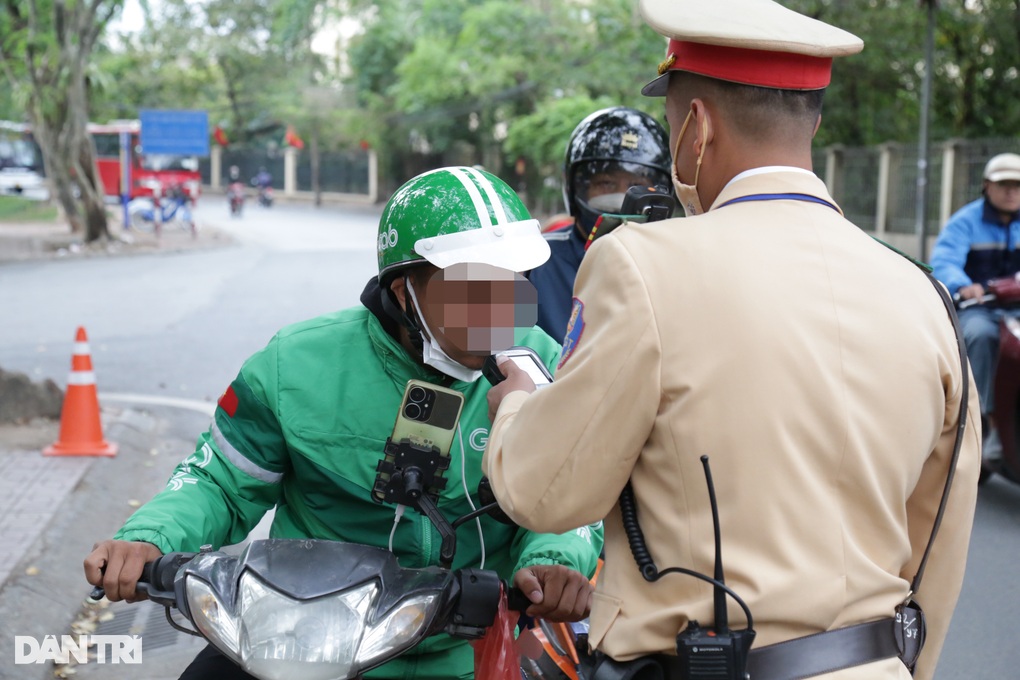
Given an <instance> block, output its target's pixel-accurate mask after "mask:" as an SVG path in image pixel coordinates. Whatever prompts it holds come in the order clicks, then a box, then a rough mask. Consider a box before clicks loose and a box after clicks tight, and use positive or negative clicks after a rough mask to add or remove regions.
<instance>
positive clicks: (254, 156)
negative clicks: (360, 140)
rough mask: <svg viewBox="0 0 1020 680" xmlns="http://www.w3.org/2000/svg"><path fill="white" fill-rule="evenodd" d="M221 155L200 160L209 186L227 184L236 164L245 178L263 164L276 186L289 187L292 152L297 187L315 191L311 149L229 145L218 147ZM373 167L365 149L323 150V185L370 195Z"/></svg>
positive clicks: (326, 188) (328, 189) (322, 187)
mask: <svg viewBox="0 0 1020 680" xmlns="http://www.w3.org/2000/svg"><path fill="white" fill-rule="evenodd" d="M215 151H216V152H217V153H218V154H219V157H220V160H219V162H218V163H217V162H214V161H213V159H212V157H211V156H210V157H208V158H203V159H201V161H200V162H199V172H200V173H201V174H202V183H203V184H205V185H207V186H209V185H212V186H216V187H223V186H226V185H227V184H228V183H229V178H228V175H229V172H230V167H231V166H232V165H236V166H237V167H238V169H239V170H240V173H241V181H242V182H244V183H245V184H249V183H250V182H251V178H252V177H254V176H255V175H256V174H257V173H258V171H259V169H260V168H265V169H266V170H267V171H268V172H269V174H271V175H272V176H273V182H272V185H273V188H274V189H277V190H280V191H283V190H285V189H286V188H287V186H286V178H287V161H286V157H287V155H288V154H293V157H294V166H293V170H294V178H293V180H294V185H293V190H295V191H308V192H310V191H312V159H311V153H310V152H309V151H308V149H304V150H301V151H298V150H297V149H279V148H275V149H274V148H270V149H265V148H243V147H241V148H239V147H234V146H231V147H227V148H225V149H222V150H219V149H216V150H215ZM217 166H218V167H219V174H220V177H219V178H218V181H214V178H213V177H212V173H213V172H214V170H213V168H215V167H217ZM370 175H371V169H370V168H369V153H368V152H367V151H364V150H360V149H359V150H355V151H324V152H322V153H320V154H319V188H320V190H321V191H323V192H327V193H330V192H333V193H342V194H359V195H367V194H369V193H370V182H371V177H370Z"/></svg>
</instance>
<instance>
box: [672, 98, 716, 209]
mask: <svg viewBox="0 0 1020 680" xmlns="http://www.w3.org/2000/svg"><path fill="white" fill-rule="evenodd" d="M693 115H694V110H693V109H691V110H690V111H689V112H688V113H687V117H686V118H684V124H683V125H682V126H681V127H680V136H679V137H677V138H676V148H675V149H673V188H674V189H676V198H677V200H678V201H680V205H681V206H683V209H684V214H685V215H687V216H688V217H691V216H692V215H698V214H700V213H703V212H705V211H704V209H703V208H702V207H701V197H700V196H698V175H699V174H701V159H702V158H703V157H704V155H705V147H706V146H707V145H706V144H705V143H704V142H702V144H701V153H699V154H698V164H697V166H696V167H695V169H694V184H684V183H683V182H681V181H680V173H679V172H678V170H677V165H676V164H677V161H679V160H680V142H682V141H683V139H684V133H685V132H687V124H688V123H690V122H691V116H693ZM701 136H702V137H703V138H707V137H708V120H707V119H706V120H704V121H702V125H701Z"/></svg>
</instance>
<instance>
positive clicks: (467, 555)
mask: <svg viewBox="0 0 1020 680" xmlns="http://www.w3.org/2000/svg"><path fill="white" fill-rule="evenodd" d="M377 250H378V259H379V276H378V277H373V278H372V280H371V281H369V283H368V285H367V286H366V288H365V290H364V292H363V293H362V295H361V302H362V305H361V306H358V307H354V308H351V309H347V310H343V311H340V312H336V313H332V314H327V315H324V316H321V317H318V318H315V319H311V320H309V321H305V322H302V323H297V324H294V325H292V326H288V327H286V328H284V329H282V330H281V331H279V332H278V333H277V334H276V336H275V337H274V338H273V339H272V340H271V341H270V343H269V345H268V346H267V347H265V348H264V349H263V350H261V351H259V352H257V353H256V354H255V355H253V356H252V357H250V358H249V359H248V360H247V361H246V362H245V363H244V365H243V366H242V368H241V371H240V373H239V375H238V376H237V378H235V380H234V381H233V382H232V383H231V384H230V386H229V387H228V388H227V390H226V392H225V393H224V394H223V396H222V397H221V398H220V400H219V405H218V407H217V409H216V412H215V415H214V418H213V422H212V425H211V427H210V428H209V430H208V431H207V432H205V433H204V434H203V435H202V436H201V437H200V438H199V441H198V446H197V450H196V451H195V453H194V454H192V455H191V456H190V457H189V458H187V459H186V460H185V461H184V462H182V463H181V464H180V465H178V466H177V468H176V470H175V471H174V474H173V476H172V477H171V478H170V481H169V483H168V484H167V487H166V489H164V490H163V491H162V492H161V493H159V494H158V495H157V496H156V497H155V498H154V499H153V500H151V501H150V502H149V503H147V504H146V505H144V506H143V507H141V508H140V509H139V510H138V511H137V512H135V514H134V515H132V516H131V518H130V519H128V521H127V523H126V524H125V525H124V527H123V528H121V530H120V531H119V532H117V534H116V536H115V537H114V539H113V540H108V541H104V542H102V543H100V544H98V545H97V546H96V548H95V549H94V550H93V552H92V553H91V554H90V555H89V556H88V558H86V560H85V574H86V578H87V579H88V581H89V582H90V583H92V584H95V585H102V586H103V587H104V588H105V589H106V593H107V597H109V598H110V599H111V600H119V599H127V600H134V599H138V598H139V594H138V593H136V591H135V584H136V583H137V581H138V578H139V576H140V574H141V570H142V565H143V564H144V563H145V562H148V561H151V560H153V559H155V558H157V557H159V555H160V554H162V553H167V552H173V551H197V550H198V549H199V547H200V546H202V545H203V544H212V545H213V546H215V547H219V546H221V545H227V544H233V543H237V542H240V541H242V540H243V539H244V538H245V536H247V534H248V532H249V531H250V530H251V529H252V528H253V527H254V526H255V525H256V524H257V523H258V522H259V520H260V519H261V518H262V516H263V515H264V514H265V513H266V511H268V510H269V509H271V508H274V507H275V509H276V512H275V516H274V519H273V524H272V528H271V531H270V535H271V536H272V537H273V538H316V539H327V540H335V541H342V542H350V543H361V544H366V545H372V546H377V547H383V548H386V547H389V548H390V549H391V550H392V551H393V552H394V553H395V554H396V556H397V558H398V560H399V562H400V565H401V566H402V567H425V566H428V565H435V564H438V561H439V548H440V537H439V535H438V533H437V532H436V530H435V529H434V528H433V526H432V525H431V523H430V522H429V520H428V519H427V518H426V517H424V516H422V515H420V514H418V513H417V512H414V511H411V512H408V513H407V514H406V515H403V516H402V517H401V516H400V515H399V514H398V513H396V512H395V508H394V506H392V505H389V504H379V503H376V502H374V501H373V500H372V497H371V491H372V487H373V483H374V481H375V478H376V463H377V462H378V461H379V460H380V458H381V457H382V454H383V448H384V445H385V443H386V439H387V437H388V436H389V435H390V433H391V431H392V429H393V423H394V419H395V417H396V414H397V411H398V409H399V407H400V403H401V399H402V396H403V392H404V387H405V385H406V384H407V381H408V380H409V379H412V378H417V379H420V380H425V381H428V382H432V383H436V384H441V385H444V386H446V387H450V388H452V389H454V390H456V391H458V392H460V393H462V394H463V395H464V397H465V400H464V406H463V410H462V413H461V416H460V421H459V423H458V426H457V432H456V435H455V437H454V443H453V446H452V447H451V463H450V466H449V469H448V470H447V471H446V473H445V477H446V479H447V484H446V487H445V488H444V490H443V491H442V492H441V494H440V496H439V500H438V507H439V509H440V511H441V512H442V513H443V514H444V515H445V516H446V517H447V518H448V519H449V520H451V521H452V520H453V519H455V518H457V517H459V516H462V515H464V514H466V513H468V512H471V511H472V510H473V509H474V508H477V507H480V501H479V499H478V495H477V489H478V483H479V480H480V479H481V476H482V475H481V458H482V453H483V451H484V449H485V444H486V440H487V437H488V429H489V421H488V417H487V404H486V394H487V392H488V390H489V384H488V381H486V380H485V379H479V378H480V370H479V369H481V365H482V362H483V360H484V358H485V356H487V355H488V354H489V353H491V352H492V351H496V350H502V349H505V348H506V347H507V346H509V345H510V344H512V343H513V344H523V345H527V346H530V347H531V348H532V349H534V350H535V351H536V352H538V354H539V355H540V356H541V358H542V360H543V361H544V362H545V363H546V364H547V366H548V367H549V368H550V370H552V368H553V366H554V365H555V364H556V362H557V360H558V357H559V346H558V345H557V344H556V343H555V342H554V341H553V340H552V339H551V338H550V337H549V336H548V335H546V334H545V333H544V332H542V331H541V330H540V329H538V328H534V327H533V322H534V318H533V317H534V315H533V314H532V318H531V319H530V320H528V321H527V325H528V328H519V327H518V326H520V325H521V324H520V310H521V308H522V305H520V304H513V303H514V302H518V303H519V298H517V297H516V296H519V295H520V291H521V290H522V287H524V288H523V289H526V286H528V285H529V284H527V282H525V281H524V279H523V277H521V275H520V274H516V275H511V272H522V271H527V270H529V269H533V268H534V267H536V266H538V265H539V264H541V263H542V262H544V261H545V260H546V258H548V256H549V247H548V245H547V244H546V242H545V241H544V239H543V238H542V236H541V233H540V229H539V225H538V222H537V221H536V220H532V219H531V218H530V216H529V215H528V213H527V209H526V208H525V207H524V205H523V203H521V201H520V199H519V198H518V197H517V195H516V194H515V193H514V192H513V190H511V189H510V187H508V186H507V185H506V184H505V183H504V182H502V181H501V180H499V179H498V178H496V177H495V176H493V175H490V174H488V173H486V172H482V171H479V170H476V169H473V168H442V169H439V170H434V171H431V172H427V173H424V174H422V175H419V176H418V177H416V178H414V179H412V180H410V181H409V182H407V183H406V184H405V185H404V186H402V187H401V188H400V189H399V190H398V191H397V192H396V193H395V194H394V195H393V197H392V198H391V199H390V201H389V203H387V205H386V207H385V209H384V211H383V214H382V216H381V218H380V223H379V235H378V243H377ZM454 272H459V274H458V275H456V276H455V275H453V274H452V273H454ZM465 272H466V275H464V274H465ZM486 274H488V275H486ZM507 284H509V286H510V288H509V289H508V288H507V287H506V286H507ZM458 291H459V292H458ZM532 294H533V293H532ZM458 295H460V296H462V297H464V299H462V300H457V299H454V297H455V296H458ZM508 296H509V297H508ZM508 300H510V301H511V304H510V305H509V306H508V305H507V301H508ZM465 301H466V304H463V303H464V302H465ZM515 310H516V311H515ZM515 317H516V318H515ZM515 327H518V328H516V329H515ZM479 338H481V339H479ZM497 345H499V346H497ZM457 533H458V535H457V538H458V543H457V546H458V550H457V553H456V557H455V560H454V562H453V568H455V569H456V568H460V567H479V566H483V567H484V568H487V569H493V570H495V571H497V572H498V573H499V574H500V575H501V576H502V577H503V578H511V577H512V578H513V583H514V585H515V586H517V587H518V588H520V589H521V590H522V591H524V593H525V594H526V595H528V597H529V599H530V600H531V601H532V603H533V604H532V606H531V607H530V608H529V610H528V613H529V614H531V615H533V616H543V617H545V618H549V619H552V620H578V619H581V618H583V617H584V616H586V615H587V613H588V609H589V606H590V602H589V600H590V598H591V587H590V585H589V584H588V577H589V576H591V574H592V573H593V572H594V570H595V567H596V563H597V559H598V555H599V551H600V550H601V547H602V528H601V525H598V526H593V527H581V528H579V529H577V530H575V531H571V532H567V533H564V534H560V535H554V534H539V533H535V532H531V531H528V530H524V529H521V528H518V527H516V526H512V525H509V524H503V523H500V522H497V521H496V520H494V519H492V518H490V517H487V516H483V517H482V518H480V519H478V520H476V521H474V522H470V523H467V524H464V525H463V526H461V527H460V529H459V530H458V532H457ZM235 677H236V678H248V677H250V676H248V675H247V674H245V673H244V672H243V671H241V670H240V669H239V668H237V667H236V666H233V664H232V662H231V661H229V660H228V659H227V658H226V657H224V656H222V655H221V654H219V653H218V652H217V651H216V650H214V649H213V648H211V647H210V648H208V649H207V650H205V651H203V652H202V653H201V654H200V655H199V657H198V658H197V659H196V660H195V662H194V663H193V664H192V665H191V666H190V667H189V669H188V670H187V671H185V674H184V676H182V678H189V679H192V678H194V679H195V680H198V679H200V678H201V679H205V678H209V679H210V680H211V679H212V678H217V680H219V679H220V678H235ZM366 677H371V678H436V679H438V678H471V677H473V653H472V650H471V648H470V646H469V645H468V644H467V643H466V642H464V641H461V640H455V639H453V638H450V637H447V636H445V635H441V636H436V637H433V638H430V639H427V640H426V641H425V642H423V643H422V644H420V645H419V646H418V647H417V648H415V649H414V650H412V651H411V652H409V653H407V654H405V655H404V656H402V657H400V658H398V659H395V660H393V661H391V662H389V663H387V664H385V665H383V666H381V667H379V668H378V669H375V670H374V671H370V672H369V673H367V674H366Z"/></svg>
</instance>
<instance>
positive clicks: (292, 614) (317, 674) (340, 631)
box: [238, 572, 379, 680]
mask: <svg viewBox="0 0 1020 680" xmlns="http://www.w3.org/2000/svg"><path fill="white" fill-rule="evenodd" d="M378 591H379V587H378V586H377V585H376V584H375V583H374V582H373V583H369V584H366V585H364V586H361V587H360V588H356V589H354V590H349V591H346V592H343V593H340V594H338V595H329V596H326V597H321V598H318V599H315V600H307V601H301V600H294V599H292V598H289V597H287V596H285V595H281V594H280V593H278V592H275V591H274V590H272V589H271V588H269V587H267V586H266V585H265V584H264V583H262V581H261V580H259V579H258V577H256V576H253V575H252V574H251V573H250V572H245V574H244V575H243V576H241V581H240V591H239V599H238V608H239V610H240V619H241V626H240V631H239V632H240V638H239V640H240V655H241V661H242V664H243V666H244V668H245V670H247V671H249V672H250V673H251V674H252V675H256V676H258V677H260V678H265V679H266V680H285V679H287V678H295V677H301V678H307V679H308V680H332V679H333V678H345V677H348V676H349V675H350V674H351V670H352V667H353V665H354V663H355V657H356V655H357V652H358V646H359V644H360V643H361V638H362V635H363V634H364V632H365V620H366V619H367V618H368V612H369V610H370V608H371V606H372V601H373V600H374V599H375V596H376V594H377V593H378Z"/></svg>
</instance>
